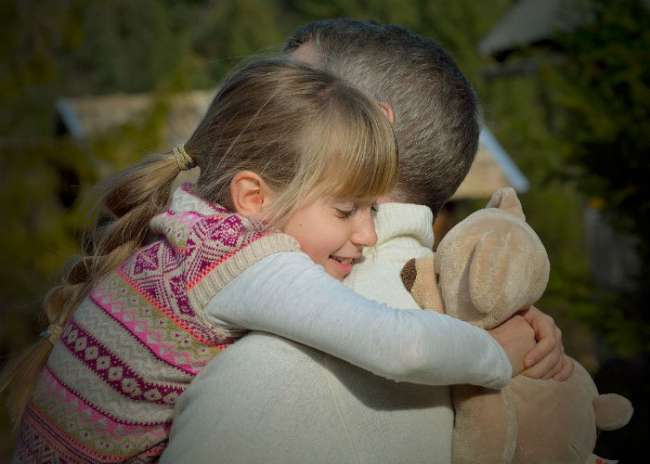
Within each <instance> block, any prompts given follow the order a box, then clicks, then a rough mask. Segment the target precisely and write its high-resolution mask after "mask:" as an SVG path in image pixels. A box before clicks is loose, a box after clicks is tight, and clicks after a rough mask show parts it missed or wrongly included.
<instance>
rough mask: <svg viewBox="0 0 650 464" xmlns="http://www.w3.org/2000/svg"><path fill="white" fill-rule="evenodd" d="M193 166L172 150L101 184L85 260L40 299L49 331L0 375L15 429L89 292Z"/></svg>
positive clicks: (139, 240) (139, 241)
mask: <svg viewBox="0 0 650 464" xmlns="http://www.w3.org/2000/svg"><path fill="white" fill-rule="evenodd" d="M193 165H194V162H193V160H192V159H191V158H190V157H189V155H187V153H186V152H185V150H184V149H183V148H182V147H177V148H175V149H174V151H173V152H172V153H171V154H166V155H154V156H151V157H149V158H147V159H145V160H144V161H142V162H141V163H140V164H138V165H136V166H133V167H131V168H129V169H127V170H125V171H122V172H120V173H118V174H116V175H114V176H112V177H111V178H109V179H107V180H106V181H105V182H103V183H102V184H100V186H99V198H100V200H99V202H98V207H99V208H98V211H97V217H96V219H95V224H94V226H93V227H92V228H91V231H90V234H89V235H87V239H86V240H84V245H85V246H84V251H86V252H87V253H88V254H87V255H84V256H81V257H79V258H77V259H75V260H74V262H73V263H72V265H71V266H70V267H69V268H68V270H67V272H65V273H64V277H63V282H62V283H61V284H60V285H58V286H56V287H54V288H52V289H51V290H50V291H49V292H48V293H47V295H46V296H45V299H44V302H43V309H44V312H45V314H46V316H47V320H48V323H49V327H48V329H47V330H46V331H45V332H44V333H43V334H41V335H43V336H41V338H40V339H39V340H38V341H37V342H36V343H34V344H33V345H32V346H31V347H29V348H27V349H26V350H25V351H24V352H23V353H21V354H20V355H18V356H17V357H16V358H15V359H14V360H12V361H10V362H9V363H8V364H7V365H6V366H5V367H4V369H3V370H2V373H0V392H2V391H4V390H5V389H9V394H8V409H9V414H10V417H11V419H12V421H13V422H14V426H17V425H18V424H19V423H20V419H21V417H22V415H23V412H24V411H25V408H26V407H27V404H28V403H29V401H30V399H31V396H32V391H33V389H34V386H35V384H36V381H37V378H38V375H39V373H40V371H41V369H42V368H43V366H44V365H45V363H46V362H47V358H48V357H49V354H50V352H51V351H52V347H53V346H54V343H55V342H56V340H57V339H58V336H60V334H61V332H62V328H63V326H64V325H65V324H66V322H67V321H68V319H69V318H70V316H71V315H72V313H73V312H74V310H75V309H76V308H77V306H79V304H80V303H81V301H82V300H83V299H84V298H85V297H86V295H87V294H88V292H89V291H90V289H91V288H92V287H93V286H95V285H96V284H97V283H98V282H99V281H100V280H101V279H102V278H103V277H104V276H105V275H106V274H108V273H109V272H111V271H112V270H113V269H115V268H116V267H117V266H118V265H119V264H121V263H122V262H124V261H125V260H126V259H127V258H128V257H129V256H130V255H131V254H132V253H133V252H134V251H135V250H136V249H137V248H139V247H141V246H142V245H143V244H144V243H145V241H146V239H147V235H148V232H149V221H150V220H151V219H152V218H153V217H154V216H155V215H157V214H159V213H161V212H163V211H164V210H165V209H166V208H167V204H168V203H169V196H170V190H171V186H172V183H173V181H174V179H175V178H176V176H177V175H178V173H179V172H180V171H181V170H186V169H189V168H191V167H193ZM9 387H10V388H9Z"/></svg>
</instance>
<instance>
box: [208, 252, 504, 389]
mask: <svg viewBox="0 0 650 464" xmlns="http://www.w3.org/2000/svg"><path fill="white" fill-rule="evenodd" d="M377 285H381V282H377ZM206 311H207V315H208V317H209V318H212V319H213V320H214V322H215V323H223V322H225V323H227V324H232V325H235V326H239V327H243V328H246V329H250V330H257V331H263V332H270V333H273V334H276V335H279V336H282V337H284V338H288V339H290V340H294V341H297V342H299V343H302V344H304V345H307V346H311V347H313V348H316V349H318V350H320V351H323V352H326V353H328V354H330V355H332V356H334V357H337V358H341V359H344V360H345V361H348V362H350V363H351V364H354V365H356V366H359V367H361V368H363V369H366V370H368V371H371V372H373V373H374V374H377V375H379V376H382V377H386V378H390V379H393V380H396V381H405V382H411V383H422V384H428V385H451V384H460V383H462V384H474V385H481V386H485V387H490V388H500V387H502V386H504V385H506V384H507V383H508V381H509V380H510V377H511V374H512V367H511V364H510V361H509V360H508V356H507V355H506V353H505V352H504V350H503V349H502V348H501V346H500V345H499V344H498V343H497V342H496V341H495V339H494V338H493V337H491V336H490V335H489V334H488V333H487V332H486V331H484V330H482V329H479V328H477V327H474V326H472V325H470V324H468V323H466V322H463V321H460V320H458V319H454V318H452V317H449V316H446V315H443V314H439V313H435V312H432V311H422V310H419V309H415V310H403V309H399V310H398V309H393V308H390V307H388V306H386V305H383V304H381V303H376V302H373V301H370V300H367V299H365V298H363V297H362V296H360V295H358V294H357V293H355V292H353V291H352V290H350V289H348V288H346V287H344V286H343V284H341V283H340V282H339V281H337V280H335V279H334V278H332V277H330V276H329V275H328V274H326V273H325V271H324V270H323V268H322V267H320V266H318V265H316V264H314V263H313V261H312V260H311V259H310V258H309V257H308V256H307V255H305V254H303V253H298V252H284V253H277V254H274V255H271V256H268V257H266V258H264V259H262V260H261V261H259V262H258V263H256V264H255V265H253V266H251V267H250V268H248V269H247V270H246V271H244V272H243V273H242V274H241V275H240V276H238V277H237V278H236V279H234V280H233V281H232V282H230V283H229V284H228V285H227V286H226V287H225V288H224V289H222V290H221V291H220V292H219V293H218V294H217V295H216V296H215V297H214V298H213V299H212V300H211V301H210V303H209V304H208V307H207V309H206Z"/></svg>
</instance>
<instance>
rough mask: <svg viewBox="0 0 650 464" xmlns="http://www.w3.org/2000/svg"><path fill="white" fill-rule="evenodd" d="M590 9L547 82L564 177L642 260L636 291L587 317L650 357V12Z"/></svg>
mask: <svg viewBox="0 0 650 464" xmlns="http://www.w3.org/2000/svg"><path fill="white" fill-rule="evenodd" d="M591 6H592V10H591V11H592V12H593V15H592V16H591V17H590V20H589V21H588V22H587V23H586V24H585V25H584V26H582V27H580V28H578V29H577V30H575V31H573V32H571V33H565V34H562V35H559V37H558V41H559V43H560V45H561V50H562V53H563V56H564V57H565V59H564V61H563V63H562V65H561V66H559V67H557V68H555V69H552V70H548V71H547V72H546V74H545V78H546V82H547V83H548V85H549V87H550V88H551V89H552V92H553V93H552V94H551V97H552V100H553V104H554V105H555V106H556V107H557V108H558V109H559V111H558V112H557V114H556V120H555V121H554V122H555V124H556V126H557V127H558V135H559V138H560V139H561V140H562V141H563V142H564V143H565V144H566V152H565V155H566V160H565V162H566V164H567V166H568V169H567V175H568V176H569V177H570V178H571V179H572V180H573V181H574V182H576V183H577V185H578V186H579V188H580V190H581V192H583V193H584V194H585V195H587V196H588V197H592V198H597V199H598V201H597V202H596V203H597V204H598V206H599V207H600V208H601V210H602V212H603V214H604V216H605V218H606V219H607V220H608V222H609V224H610V225H611V226H612V227H614V228H615V229H617V230H619V231H620V232H621V233H622V234H624V236H631V237H633V238H636V240H635V243H636V249H637V252H638V256H639V260H640V269H639V273H638V275H630V276H629V279H630V280H632V281H635V285H634V288H633V290H625V291H623V290H620V289H619V290H618V291H616V289H602V290H601V291H600V292H596V293H595V296H596V301H597V302H599V303H600V304H599V305H598V306H597V307H596V310H595V311H593V312H591V313H587V314H586V316H587V318H588V320H589V321H590V322H591V323H592V324H593V325H594V326H595V327H596V328H598V329H599V330H600V331H601V332H602V333H605V334H607V336H608V340H609V341H610V343H611V345H612V346H613V347H614V348H615V349H616V350H618V351H619V352H620V353H623V354H626V355H631V354H639V353H650V342H649V340H650V316H649V315H648V312H647V310H646V307H647V301H648V297H649V296H650V290H649V288H650V278H649V277H648V276H649V275H650V274H649V271H650V245H649V244H648V242H647V238H648V237H649V236H650V184H649V183H648V179H649V178H650V162H648V153H650V139H649V138H648V133H650V12H649V11H648V9H647V8H646V7H645V6H644V5H643V3H642V2H641V1H605V0H592V1H591ZM607 290H609V291H607Z"/></svg>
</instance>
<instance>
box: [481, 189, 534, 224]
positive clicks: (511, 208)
mask: <svg viewBox="0 0 650 464" xmlns="http://www.w3.org/2000/svg"><path fill="white" fill-rule="evenodd" d="M485 207H486V208H498V209H502V210H504V211H506V212H508V213H510V214H513V215H515V216H516V217H518V218H519V219H521V220H522V221H526V215H525V214H524V209H523V208H522V207H521V202H520V201H519V197H518V196H517V192H515V189H513V188H512V187H503V188H500V189H499V190H497V191H495V192H494V193H493V194H492V196H491V197H490V201H488V203H487V205H486V206H485Z"/></svg>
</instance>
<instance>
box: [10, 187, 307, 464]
mask: <svg viewBox="0 0 650 464" xmlns="http://www.w3.org/2000/svg"><path fill="white" fill-rule="evenodd" d="M190 190H191V187H190V186H189V185H184V186H183V187H182V188H180V189H179V190H177V191H176V192H175V194H174V196H173V199H172V204H171V206H170V208H169V210H168V211H166V212H165V213H163V214H160V215H158V216H156V217H154V218H153V219H152V220H151V223H150V226H151V230H152V232H153V233H155V234H158V235H159V236H160V239H159V240H157V241H155V242H153V243H151V244H149V245H146V246H144V247H143V248H141V249H140V250H138V251H137V252H136V253H134V254H133V255H132V256H131V257H130V258H129V259H128V260H127V261H126V262H124V263H123V264H122V265H120V266H119V267H118V268H117V269H116V270H115V271H113V272H111V273H110V274H109V275H107V276H106V277H105V278H104V279H103V280H102V281H101V283H100V284H99V285H97V286H96V287H95V288H93V289H92V291H91V292H90V294H89V295H88V296H87V297H86V298H85V299H84V301H83V302H82V303H81V304H80V306H79V307H78V308H77V309H76V311H75V312H74V314H73V316H72V318H71V319H70V320H69V321H68V323H67V324H66V325H65V328H64V331H63V334H62V336H61V338H60V339H59V341H58V342H57V343H56V345H55V346H54V348H53V350H52V353H51V355H50V357H49V359H48V361H47V365H46V366H45V368H44V370H43V371H42V373H41V375H40V378H39V379H38V383H37V385H36V387H35V390H34V395H33V399H32V401H31V403H30V404H29V406H28V408H27V410H26V412H25V415H24V417H23V421H22V424H21V429H20V432H19V436H18V442H17V446H16V449H15V452H14V462H30V463H44V462H65V463H68V462H124V461H127V460H128V461H129V462H151V461H155V460H156V459H157V457H158V456H159V455H160V454H161V453H162V450H163V449H164V446H165V444H166V442H167V438H168V435H169V430H170V427H171V421H172V413H173V410H174V403H175V402H176V399H177V398H178V397H179V396H180V395H181V394H182V393H183V391H184V390H185V389H186V388H187V386H188V384H189V383H190V382H191V381H192V379H193V378H194V377H195V376H196V375H197V374H198V373H199V372H200V371H201V369H202V368H203V367H204V366H205V365H206V364H207V363H208V361H210V360H211V359H212V358H213V357H214V356H216V355H218V354H219V352H220V351H221V350H223V349H224V348H225V347H227V346H228V345H230V344H231V343H232V342H233V341H234V340H236V339H237V338H239V337H240V336H241V335H242V334H243V333H244V332H243V330H242V329H240V328H237V327H234V326H231V325H228V324H215V323H214V322H213V321H209V320H208V319H207V318H206V315H205V311H204V309H205V307H206V305H207V303H208V302H209V301H210V300H211V299H212V297H213V296H214V295H215V294H216V293H217V292H219V290H221V289H222V288H223V287H224V286H225V285H227V284H228V283H229V282H230V281H231V280H232V279H234V278H235V277H237V276H238V275H239V274H240V273H241V272H242V271H243V270H245V269H246V268H248V267H249V266H250V265H251V264H253V263H255V262H257V261H259V260H260V259H262V258H264V257H265V256H268V255H270V254H272V253H276V252H278V251H292V250H297V249H298V245H297V242H296V241H295V240H294V239H292V238H291V237H289V236H287V235H284V234H280V233H270V232H268V231H265V230H263V229H262V228H261V227H260V225H259V224H255V223H253V222H251V221H250V220H248V219H247V218H244V217H242V216H239V215H237V214H233V213H231V212H229V211H228V210H226V209H225V208H222V207H220V206H219V205H215V204H208V203H206V202H204V201H202V200H201V199H199V198H198V197H196V196H194V195H193V194H192V193H191V191H190Z"/></svg>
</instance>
